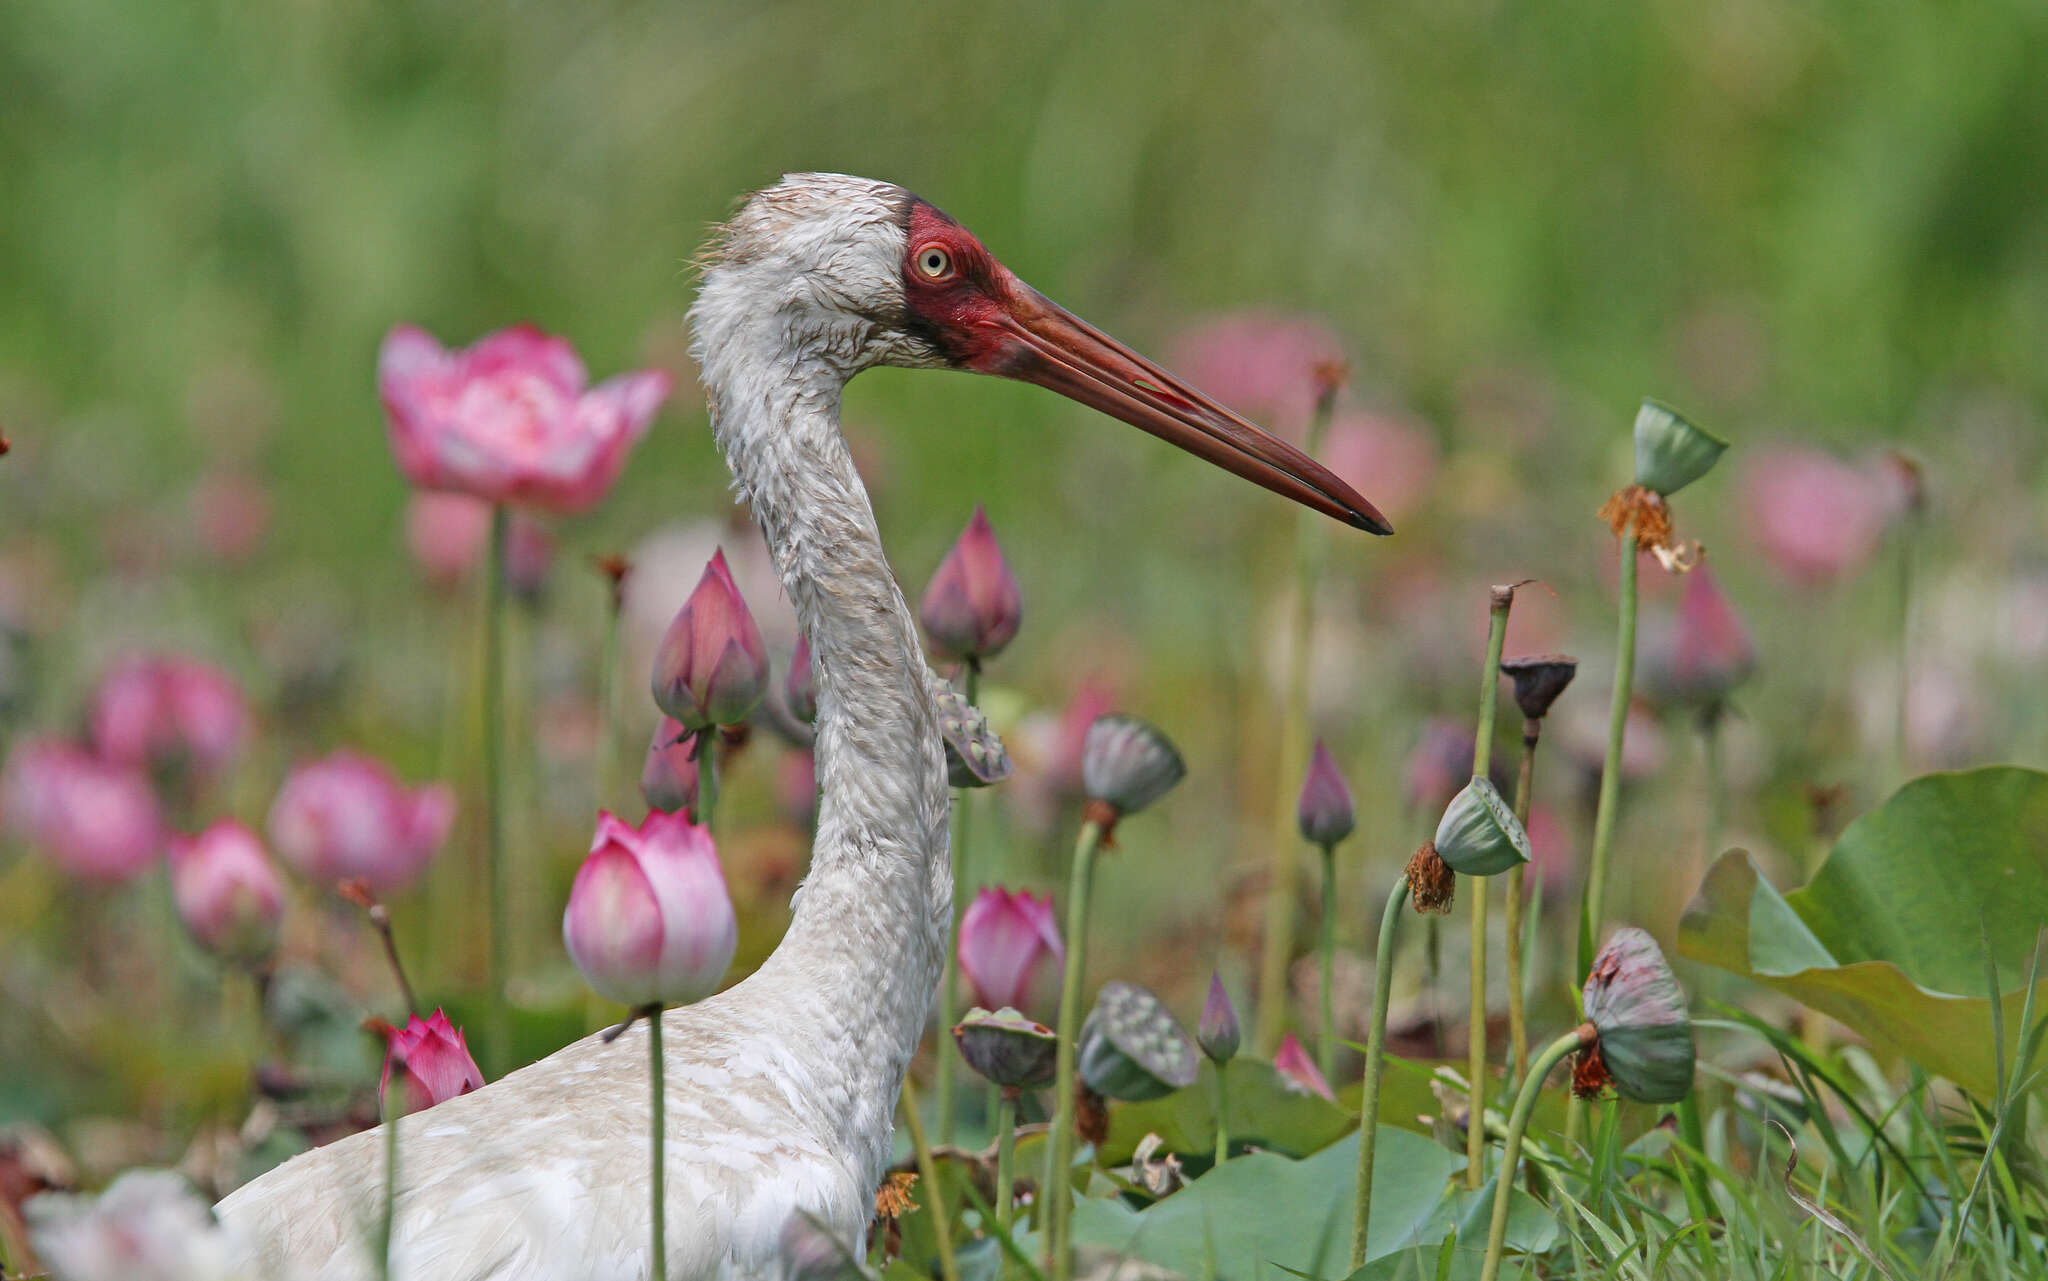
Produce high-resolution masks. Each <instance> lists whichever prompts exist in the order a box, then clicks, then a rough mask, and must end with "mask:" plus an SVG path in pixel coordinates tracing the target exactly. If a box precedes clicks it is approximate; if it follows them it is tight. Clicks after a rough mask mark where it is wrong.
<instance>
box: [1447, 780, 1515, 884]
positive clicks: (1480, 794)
mask: <svg viewBox="0 0 2048 1281" xmlns="http://www.w3.org/2000/svg"><path fill="white" fill-rule="evenodd" d="M1435 844H1436V852H1437V855H1438V857H1440V858H1442V859H1443V861H1444V862H1445V863H1446V864H1448V865H1449V866H1450V869H1451V870H1452V871H1454V872H1462V873H1464V874H1465V875H1466V876H1493V875H1495V874H1497V873H1500V872H1505V871H1507V870H1508V869H1509V868H1511V867H1513V866H1514V865H1515V864H1517V863H1526V862H1528V861H1529V834H1528V833H1527V832H1525V831H1523V830H1522V824H1521V822H1520V820H1518V819H1517V818H1516V817H1515V812H1514V810H1512V809H1510V808H1508V803H1507V802H1506V801H1504V800H1502V799H1501V795H1500V791H1499V789H1498V788H1496V787H1494V785H1493V784H1492V783H1491V782H1489V781H1488V780H1486V779H1483V778H1475V779H1473V780H1472V781H1471V782H1469V783H1467V784H1465V790H1464V791H1462V792H1459V793H1458V794H1457V795H1456V796H1453V797H1452V798H1451V803H1450V804H1449V805H1447V806H1445V807H1444V816H1443V819H1442V820H1441V821H1440V822H1438V823H1437V825H1436V842H1435Z"/></svg>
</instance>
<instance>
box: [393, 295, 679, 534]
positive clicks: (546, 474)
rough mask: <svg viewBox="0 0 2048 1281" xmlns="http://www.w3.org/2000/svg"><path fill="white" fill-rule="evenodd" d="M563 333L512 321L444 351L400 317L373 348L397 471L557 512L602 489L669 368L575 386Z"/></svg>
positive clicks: (648, 416)
mask: <svg viewBox="0 0 2048 1281" xmlns="http://www.w3.org/2000/svg"><path fill="white" fill-rule="evenodd" d="M584 382H585V374H584V371H583V362H582V361H580V360H578V359H577V358H576V353H575V351H574V350H573V349H572V348H571V347H570V346H569V344H568V343H567V342H566V341H564V340H562V339H560V338H556V337H552V336H550V335H548V334H544V333H542V332H541V331H540V330H538V329H535V328H534V327H533V326H531V325H515V326H513V327H512V328H510V329H504V330H500V331H499V332H497V333H495V334H492V335H490V336H489V337H487V338H484V339H483V340H482V341H480V342H478V343H477V344H476V345H475V346H474V347H470V348H468V349H467V350H464V351H456V352H451V351H448V350H446V349H445V348H443V347H442V346H441V344H440V343H438V342H436V341H435V340H434V339H433V337H432V336H431V335H429V334H427V333H425V332H423V331H421V330H419V329H415V328H413V327H411V326H410V325H401V326H399V327H398V328H396V329H394V330H392V331H391V333H390V334H389V335H388V336H386V337H385V339H384V347H383V350H382V351H381V352H379V353H378V357H377V390H378V394H379V395H380V396H381V397H382V398H383V401H384V411H385V414H386V417H387V418H388V420H389V425H390V434H391V450H392V453H394V454H395V455H397V458H398V468H399V470H400V471H402V472H404V473H405V477H406V479H407V480H409V481H411V482H412V483H413V484H414V485H416V486H418V487H419V488H421V489H451V490H456V491H459V492H461V493H465V494H471V495H474V496H475V497H478V498H481V499H484V500H485V501H487V502H492V503H513V504H517V505H520V506H527V507H538V508H542V509H544V510H547V511H553V512H561V513H565V514H569V513H575V512H580V511H586V510H588V509H589V508H590V507H592V506H594V505H596V503H597V501H598V500H599V499H601V498H603V497H604V496H605V493H606V492H607V491H609V490H610V489H611V487H612V484H613V482H615V481H617V480H618V478H619V472H620V471H621V470H622V469H623V468H624V467H625V465H626V455H627V453H628V452H630V451H631V449H632V448H633V446H634V445H635V444H637V443H638V442H639V440H640V438H641V437H642V436H644V435H646V434H647V427H648V424H649V423H650V422H652V421H653V419H654V414H655V411H656V410H658V409H660V408H661V402H662V401H664V400H666V399H668V393H669V386H670V380H669V376H668V375H667V374H666V373H663V372H661V371H660V370H644V371H642V372H640V373H633V374H621V375H620V376H619V377H617V378H613V379H611V380H610V381H608V382H604V383H601V384H599V385H598V386H596V387H594V388H591V389H589V390H587V391H586V390H585V389H584Z"/></svg>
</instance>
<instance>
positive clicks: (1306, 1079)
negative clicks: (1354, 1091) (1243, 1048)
mask: <svg viewBox="0 0 2048 1281" xmlns="http://www.w3.org/2000/svg"><path fill="white" fill-rule="evenodd" d="M1273 1069H1274V1070H1275V1071H1277V1072H1278V1073H1280V1079H1281V1080H1282V1082H1284V1083H1285V1084H1286V1086H1287V1088H1288V1089H1290V1090H1293V1091H1294V1092H1295V1093H1296V1094H1320V1095H1322V1096H1323V1097H1324V1098H1326V1099H1328V1100H1330V1102H1332V1103H1335V1102H1336V1101H1337V1094H1336V1092H1335V1091H1334V1090H1332V1089H1331V1088H1330V1083H1329V1082H1328V1081H1326V1080H1324V1079H1323V1074H1322V1072H1321V1071H1320V1070H1319V1069H1318V1068H1317V1067H1316V1061H1315V1060H1314V1059H1312V1058H1310V1057H1309V1055H1308V1051H1307V1050H1305V1049H1303V1048H1301V1042H1300V1041H1299V1040H1297V1039H1296V1038H1295V1035H1294V1033H1292V1032H1289V1033H1288V1034H1287V1035H1286V1036H1283V1037H1281V1038H1280V1048H1279V1049H1277V1050H1275V1051H1274V1052H1273Z"/></svg>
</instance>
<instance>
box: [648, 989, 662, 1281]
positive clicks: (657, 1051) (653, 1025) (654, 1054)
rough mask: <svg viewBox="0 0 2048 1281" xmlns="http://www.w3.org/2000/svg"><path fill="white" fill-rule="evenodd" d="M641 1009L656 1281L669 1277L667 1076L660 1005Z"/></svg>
mask: <svg viewBox="0 0 2048 1281" xmlns="http://www.w3.org/2000/svg"><path fill="white" fill-rule="evenodd" d="M641 1013H642V1014H643V1015H645V1016H646V1019H647V1069H648V1081H649V1082H650V1083H651V1086H652V1089H653V1095H654V1098H653V1120H652V1122H651V1123H650V1124H649V1126H648V1131H647V1138H648V1142H649V1145H650V1146H651V1147H652V1148H653V1150H654V1157H653V1166H652V1168H651V1169H650V1170H649V1171H648V1178H647V1184H648V1188H649V1191H650V1193H651V1195H652V1197H653V1205H652V1207H651V1208H652V1210H653V1214H654V1273H653V1277H654V1281H666V1278H667V1277H668V1164H667V1161H666V1153H667V1146H668V1076H667V1074H666V1073H665V1072H663V1070H662V1066H661V1007H660V1006H658V1005H654V1006H649V1007H648V1008H647V1009H645V1010H642V1011H641Z"/></svg>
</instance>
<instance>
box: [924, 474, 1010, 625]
mask: <svg viewBox="0 0 2048 1281" xmlns="http://www.w3.org/2000/svg"><path fill="white" fill-rule="evenodd" d="M917 616H918V619H919V620H920V621H921V622H923V623H924V633H925V636H926V637H927V638H928V639H929V640H930V641H931V645H932V652H934V653H936V654H937V655H939V657H941V658H949V659H955V660H959V661H964V662H970V663H978V662H980V661H981V660H982V659H985V658H993V657H995V656H996V655H997V654H999V653H1001V652H1002V650H1003V647H1004V646H1005V645H1008V644H1009V643H1010V641H1011V640H1012V639H1014V638H1015V637H1016V635H1017V627H1018V625H1019V624H1020V623H1022V622H1023V621H1024V602H1023V596H1022V594H1021V593H1020V592H1019V590H1018V587H1017V576H1016V575H1015V574H1013V573H1011V572H1010V563H1009V562H1008V561H1007V560H1004V559H1003V549H1002V548H1001V547H999V546H997V544H996V536H995V531H993V530H991V529H990V528H989V527H988V512H987V511H986V510H984V509H983V508H980V507H976V508H975V509H974V515H973V516H972V517H971V518H970V519H969V520H968V522H967V528H966V529H965V530H964V531H962V533H961V535H960V537H959V540H958V541H956V542H955V543H954V544H953V550H951V551H949V552H947V553H946V559H944V560H942V561H940V562H939V569H938V572H937V573H935V574H933V575H932V581H931V585H930V586H929V587H926V588H925V591H924V599H923V600H922V601H920V602H918V606H917Z"/></svg>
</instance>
